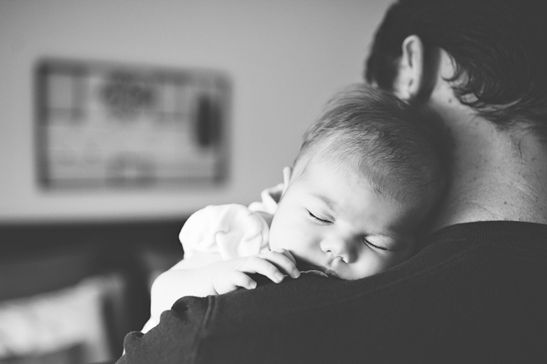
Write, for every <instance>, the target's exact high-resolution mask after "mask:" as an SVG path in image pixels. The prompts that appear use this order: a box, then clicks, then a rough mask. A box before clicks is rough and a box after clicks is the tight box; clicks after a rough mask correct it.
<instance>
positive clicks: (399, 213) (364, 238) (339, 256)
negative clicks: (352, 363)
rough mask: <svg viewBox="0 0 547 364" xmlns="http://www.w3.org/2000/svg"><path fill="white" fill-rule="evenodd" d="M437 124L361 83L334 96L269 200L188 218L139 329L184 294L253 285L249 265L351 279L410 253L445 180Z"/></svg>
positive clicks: (279, 275) (277, 277)
mask: <svg viewBox="0 0 547 364" xmlns="http://www.w3.org/2000/svg"><path fill="white" fill-rule="evenodd" d="M434 130H435V128H434V127H433V126H432V125H431V124H430V121H429V119H428V118H427V117H426V116H425V115H423V114H421V113H419V112H418V111H417V110H415V109H414V108H412V107H411V106H409V105H407V104H405V103H403V102H401V101H400V100H399V99H397V98H396V97H395V96H392V95H390V94H388V93H384V92H382V91H380V90H376V89H373V88H370V87H368V86H366V85H364V84H358V85H353V86H351V87H349V88H347V89H345V90H343V91H342V92H340V93H338V94H337V95H335V97H334V98H333V99H332V100H331V101H330V102H329V103H328V104H327V108H326V110H325V112H324V113H323V115H322V117H321V118H320V119H319V120H318V121H317V122H315V123H314V124H312V125H311V127H310V128H309V129H308V131H307V132H306V134H305V135H304V138H303V142H302V144H301V147H300V151H299V153H298V155H297V157H296V159H295V161H294V163H293V166H292V168H286V169H285V170H284V173H283V184H282V185H280V186H278V187H276V188H273V189H271V190H267V191H266V192H265V193H263V195H262V203H253V204H251V205H250V206H249V208H247V207H245V206H242V205H235V204H233V205H221V206H209V207H206V208H204V209H202V210H199V211H198V212H196V213H195V214H193V215H192V216H191V217H190V218H189V219H188V220H187V222H186V223H185V225H184V226H183V228H182V230H181V233H180V240H181V242H182V244H183V248H184V252H185V258H184V259H183V260H182V261H181V262H179V263H178V264H176V265H175V266H174V267H172V268H171V269H170V270H168V271H167V272H164V273H163V274H161V275H160V276H159V277H158V278H157V279H156V280H155V282H154V284H153V287H152V307H151V313H152V316H151V319H150V320H149V322H148V323H147V324H146V325H145V327H144V329H143V331H147V330H149V329H150V328H152V327H153V326H155V325H156V324H157V323H158V319H159V315H160V314H161V312H162V311H164V310H166V309H169V308H170V307H171V305H172V304H173V303H174V302H175V301H176V300H177V299H178V298H179V297H182V296H187V295H192V296H207V295H214V294H222V293H227V292H230V291H233V290H235V289H237V288H244V289H252V288H255V287H256V282H255V281H254V280H253V279H252V278H251V276H249V274H251V273H259V274H261V275H264V276H266V277H267V278H269V279H270V280H272V281H273V282H275V283H279V282H281V281H282V280H283V279H284V278H286V277H292V278H297V277H298V276H299V275H300V273H301V271H309V270H311V271H315V272H318V273H320V274H323V275H326V276H331V277H336V278H340V279H349V280H353V279H359V278H364V277H367V276H370V275H373V274H376V273H379V272H381V271H384V270H386V269H387V268H389V267H391V266H393V265H395V264H398V263H400V262H401V261H403V260H404V259H406V258H408V257H409V256H410V255H411V254H412V253H413V251H414V250H415V242H416V238H417V234H418V233H419V232H420V231H421V230H422V229H423V227H424V224H425V222H426V221H427V220H428V217H430V214H431V212H432V210H433V208H434V206H435V205H436V203H437V202H438V200H439V199H440V197H441V194H442V192H443V189H444V185H445V181H446V176H445V168H446V166H444V164H443V162H444V158H443V157H442V156H443V150H442V148H441V143H440V140H441V138H440V135H439V134H438V133H435V132H434Z"/></svg>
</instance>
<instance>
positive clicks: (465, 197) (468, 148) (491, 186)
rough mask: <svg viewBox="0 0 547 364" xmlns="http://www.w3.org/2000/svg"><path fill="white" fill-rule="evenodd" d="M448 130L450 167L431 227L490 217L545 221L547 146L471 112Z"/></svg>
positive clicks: (546, 218)
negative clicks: (448, 181) (446, 186)
mask: <svg viewBox="0 0 547 364" xmlns="http://www.w3.org/2000/svg"><path fill="white" fill-rule="evenodd" d="M451 131H452V133H451V134H452V137H453V138H454V145H455V150H454V155H453V157H454V160H453V166H452V171H453V172H452V176H451V177H450V179H451V184H450V186H449V192H448V194H447V196H446V198H445V200H444V202H443V203H442V205H441V208H440V211H439V214H438V216H439V218H438V220H437V221H436V223H435V228H441V227H444V226H447V225H453V224H457V223H464V222H473V221H491V220H512V221H526V222H536V223H544V224H547V188H546V185H547V146H545V145H543V144H542V143H541V142H540V141H539V140H537V139H536V138H535V137H533V136H532V135H530V134H525V133H524V132H523V133H514V132H513V133H510V132H502V131H498V130H496V128H495V127H494V126H493V125H492V124H491V123H489V122H487V121H486V120H483V119H480V118H478V117H473V116H470V117H467V118H463V120H460V122H458V123H455V124H452V126H451ZM519 134H520V135H519Z"/></svg>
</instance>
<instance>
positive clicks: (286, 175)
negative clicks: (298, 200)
mask: <svg viewBox="0 0 547 364" xmlns="http://www.w3.org/2000/svg"><path fill="white" fill-rule="evenodd" d="M291 176H292V168H291V167H285V168H283V192H282V193H281V196H283V195H284V194H285V191H287V188H288V187H289V182H290V181H291Z"/></svg>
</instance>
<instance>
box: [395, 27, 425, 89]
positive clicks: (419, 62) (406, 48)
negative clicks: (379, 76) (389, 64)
mask: <svg viewBox="0 0 547 364" xmlns="http://www.w3.org/2000/svg"><path fill="white" fill-rule="evenodd" d="M401 47H402V54H401V59H400V60H399V67H398V72H397V77H396V78H395V82H394V85H393V90H394V93H395V95H397V96H398V97H399V98H401V99H403V100H410V99H413V98H415V97H416V96H417V95H418V94H419V92H420V90H421V87H422V82H423V72H424V45H423V43H422V41H421V39H420V38H419V37H418V36H417V35H409V36H408V37H406V38H405V40H404V41H403V43H402V45H401Z"/></svg>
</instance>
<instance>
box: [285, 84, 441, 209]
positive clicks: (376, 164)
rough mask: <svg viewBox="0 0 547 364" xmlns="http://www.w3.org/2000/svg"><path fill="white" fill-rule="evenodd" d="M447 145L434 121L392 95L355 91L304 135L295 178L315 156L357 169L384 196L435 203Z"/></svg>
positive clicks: (361, 87)
mask: <svg viewBox="0 0 547 364" xmlns="http://www.w3.org/2000/svg"><path fill="white" fill-rule="evenodd" d="M442 140H443V136H442V135H441V133H440V132H439V129H438V128H437V125H436V123H434V122H433V121H432V120H431V117H430V115H426V114H424V113H423V112H421V111H419V110H418V109H417V108H415V107H413V106H410V105H408V104H407V103H405V102H403V101H401V100H399V99H398V98H397V97H395V96H393V95H392V94H390V93H388V92H386V91H382V90H379V89H374V88H372V87H369V86H367V85H365V84H357V85H352V86H350V87H347V88H345V89H344V90H342V91H340V92H339V93H337V94H336V95H335V96H334V97H333V98H332V99H331V100H330V101H329V102H328V103H327V106H326V109H325V111H324V113H323V114H322V116H321V117H320V118H319V119H318V120H317V121H316V122H315V123H313V124H312V125H311V126H310V127H309V129H308V130H307V132H306V133H305V134H304V137H303V142H302V144H301V147H300V152H299V153H298V156H297V158H296V161H295V163H294V168H295V173H298V171H300V170H304V169H305V166H306V165H307V162H308V161H310V160H312V159H313V158H314V157H315V156H319V157H320V158H325V157H326V158H330V159H333V160H336V161H340V162H341V163H340V164H341V165H343V166H347V165H348V163H351V167H352V168H353V167H355V168H356V169H358V171H359V172H361V173H362V174H363V176H365V178H366V179H367V181H368V182H369V183H370V184H371V186H372V187H373V188H374V190H376V192H378V193H380V194H382V195H386V196H389V197H391V198H394V199H396V200H398V201H411V200H413V199H424V197H425V195H424V194H428V195H427V196H429V197H430V199H429V202H431V203H433V202H434V200H436V199H437V197H438V196H439V194H440V193H441V192H442V190H443V187H444V184H445V182H446V170H445V169H446V167H447V166H446V158H445V153H444V149H443V145H442V144H443V142H442ZM423 202H426V201H425V199H424V201H423Z"/></svg>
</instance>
